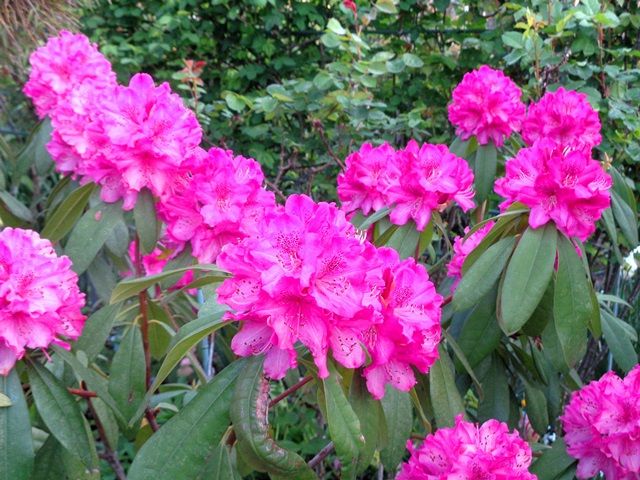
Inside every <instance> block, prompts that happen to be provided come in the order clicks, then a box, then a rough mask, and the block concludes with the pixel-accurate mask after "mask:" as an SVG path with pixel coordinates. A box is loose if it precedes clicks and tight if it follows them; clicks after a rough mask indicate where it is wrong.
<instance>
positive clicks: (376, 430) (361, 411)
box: [349, 373, 387, 473]
mask: <svg viewBox="0 0 640 480" xmlns="http://www.w3.org/2000/svg"><path fill="white" fill-rule="evenodd" d="M349 403H351V406H352V407H353V411H354V412H355V413H356V415H357V416H358V420H360V426H361V428H362V434H363V435H364V447H362V449H361V455H360V458H359V459H358V465H357V469H356V470H357V472H358V473H360V472H362V471H364V470H365V469H366V468H367V467H368V466H369V464H370V463H371V460H372V458H373V454H374V453H375V451H376V449H378V448H380V447H381V446H382V445H384V443H385V442H386V439H387V424H386V423H385V419H384V410H383V409H382V405H381V404H380V401H379V400H375V399H374V398H373V397H372V396H371V394H370V393H369V391H368V390H367V385H366V382H365V380H364V377H363V376H362V375H359V374H358V373H355V374H354V375H353V378H352V380H351V387H350V388H349Z"/></svg>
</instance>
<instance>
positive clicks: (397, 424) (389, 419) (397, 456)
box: [380, 385, 413, 472]
mask: <svg viewBox="0 0 640 480" xmlns="http://www.w3.org/2000/svg"><path fill="white" fill-rule="evenodd" d="M380 402H381V403H382V409H383V410H384V418H385V423H386V425H387V445H386V447H384V448H383V449H382V450H380V460H381V461H382V464H383V465H384V468H385V469H386V470H387V471H389V472H395V471H396V469H397V468H398V465H399V464H400V462H401V461H402V458H403V457H404V454H405V452H406V449H407V439H408V438H409V437H410V436H411V428H412V427H413V408H412V406H411V398H410V397H409V394H408V393H407V392H401V391H400V390H396V389H395V388H393V387H392V386H391V385H387V386H386V390H385V394H384V397H383V398H382V400H380Z"/></svg>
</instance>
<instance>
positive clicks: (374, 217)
mask: <svg viewBox="0 0 640 480" xmlns="http://www.w3.org/2000/svg"><path fill="white" fill-rule="evenodd" d="M389 212H391V208H389V207H384V208H381V209H380V210H378V211H377V212H374V213H372V214H371V215H369V216H368V217H364V218H363V219H362V221H361V222H357V223H354V226H355V227H356V228H357V229H358V230H367V229H368V228H369V227H370V226H371V225H373V224H374V223H376V222H377V221H378V220H381V219H383V218H384V217H386V216H387V215H389ZM361 218H362V217H361ZM352 222H353V220H352Z"/></svg>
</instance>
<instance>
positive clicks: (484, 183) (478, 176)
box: [474, 142, 498, 202]
mask: <svg viewBox="0 0 640 480" xmlns="http://www.w3.org/2000/svg"><path fill="white" fill-rule="evenodd" d="M497 168H498V151H497V150H496V146H495V145H494V144H493V142H489V143H487V144H486V145H478V149H477V150H476V159H475V176H474V178H475V182H474V183H475V187H476V201H477V202H483V201H484V200H486V199H487V197H488V196H489V194H490V193H491V192H492V191H493V183H494V181H495V179H496V170H497Z"/></svg>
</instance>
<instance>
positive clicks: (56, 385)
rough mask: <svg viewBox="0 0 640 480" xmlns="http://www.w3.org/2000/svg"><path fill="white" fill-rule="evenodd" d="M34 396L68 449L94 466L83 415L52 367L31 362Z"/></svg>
mask: <svg viewBox="0 0 640 480" xmlns="http://www.w3.org/2000/svg"><path fill="white" fill-rule="evenodd" d="M28 372H29V381H30V383H31V391H32V393H33V400H34V401H35V404H36V407H37V409H38V413H40V417H41V418H42V421H43V422H44V424H45V425H46V426H47V428H48V429H49V432H50V433H51V435H53V436H54V437H55V438H56V439H57V440H58V441H59V442H60V443H61V444H62V446H64V447H65V448H66V449H67V450H69V451H70V452H73V453H74V454H75V455H77V456H78V457H79V458H80V460H81V461H82V463H83V464H84V465H85V466H87V467H89V468H91V467H92V466H93V463H94V462H93V460H94V459H93V455H92V452H91V447H90V445H89V439H88V437H87V431H86V429H85V425H84V419H83V417H82V413H81V412H80V408H79V406H78V404H77V403H76V401H75V399H74V398H73V397H72V396H71V394H70V393H69V392H67V389H66V388H65V387H64V386H63V385H61V384H60V382H59V380H58V379H57V378H56V377H54V376H53V374H52V373H51V372H49V370H47V369H46V368H44V367H42V366H41V365H39V364H32V365H31V366H30V368H29V370H28Z"/></svg>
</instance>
